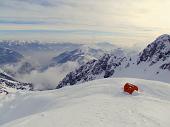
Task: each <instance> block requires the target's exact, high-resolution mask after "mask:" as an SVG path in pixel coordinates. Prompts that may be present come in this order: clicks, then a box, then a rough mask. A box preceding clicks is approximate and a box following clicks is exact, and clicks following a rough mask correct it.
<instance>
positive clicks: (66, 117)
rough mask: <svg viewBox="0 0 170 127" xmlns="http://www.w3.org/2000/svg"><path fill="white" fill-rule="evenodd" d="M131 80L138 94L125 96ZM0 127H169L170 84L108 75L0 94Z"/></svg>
mask: <svg viewBox="0 0 170 127" xmlns="http://www.w3.org/2000/svg"><path fill="white" fill-rule="evenodd" d="M126 82H131V83H134V84H136V85H138V86H139V88H140V91H141V93H135V94H134V95H128V94H126V93H123V92H122V88H121V87H122V86H123V84H124V83H126ZM0 104H1V105H0V126H1V127H47V126H48V127H54V126H56V127H113V126H116V127H169V126H170V121H169V118H170V85H169V84H166V83H162V82H156V81H149V80H140V79H129V78H113V79H112V78H108V79H101V80H95V81H91V82H88V83H84V84H81V85H78V86H76V85H75V86H72V87H64V88H62V89H59V90H53V91H44V92H28V93H16V94H9V95H8V96H1V97H0Z"/></svg>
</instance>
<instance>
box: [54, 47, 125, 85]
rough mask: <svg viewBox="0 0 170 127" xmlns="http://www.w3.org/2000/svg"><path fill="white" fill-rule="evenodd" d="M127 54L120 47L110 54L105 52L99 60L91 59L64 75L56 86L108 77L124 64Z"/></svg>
mask: <svg viewBox="0 0 170 127" xmlns="http://www.w3.org/2000/svg"><path fill="white" fill-rule="evenodd" d="M126 61H127V56H126V55H125V53H124V52H123V50H122V49H116V50H115V51H114V52H112V54H105V55H104V56H103V57H101V58H100V59H99V60H95V59H94V60H92V61H89V62H87V63H86V64H84V65H82V66H81V67H80V68H78V69H76V70H75V71H73V72H71V73H69V74H68V75H66V77H65V78H64V79H63V80H62V81H61V82H60V84H59V85H58V86H57V88H61V87H63V86H66V85H74V84H77V83H82V82H86V81H90V80H94V79H97V78H101V77H103V78H108V77H110V76H112V75H113V74H114V73H115V70H116V69H117V68H121V67H122V66H124V64H123V63H124V62H126Z"/></svg>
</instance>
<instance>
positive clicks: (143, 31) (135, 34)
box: [0, 0, 170, 46]
mask: <svg viewBox="0 0 170 127" xmlns="http://www.w3.org/2000/svg"><path fill="white" fill-rule="evenodd" d="M169 7H170V1H169V0H142V1H139V0H119V1H118V0H1V1H0V10H1V11H0V39H17V40H46V41H48V40H50V41H58V42H65V41H67V42H68V41H69V42H80V43H85V42H86V43H93V42H101V41H108V42H112V43H115V44H121V45H125V46H129V45H133V44H136V43H138V44H142V43H144V44H146V43H149V42H150V41H152V40H153V39H154V38H156V37H157V36H159V35H161V34H164V33H167V34H168V33H170V32H169V31H170V23H169V22H170V17H169V16H168V13H169V12H170V8H169Z"/></svg>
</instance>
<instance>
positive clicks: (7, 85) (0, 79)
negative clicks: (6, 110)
mask: <svg viewBox="0 0 170 127" xmlns="http://www.w3.org/2000/svg"><path fill="white" fill-rule="evenodd" d="M11 90H12V91H16V90H33V85H32V84H31V83H22V82H19V81H17V80H16V79H14V78H13V77H12V76H10V75H8V74H7V73H5V72H4V71H3V70H1V69H0V93H2V92H8V93H9V92H10V91H11Z"/></svg>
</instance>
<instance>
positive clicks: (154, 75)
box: [57, 35, 170, 88]
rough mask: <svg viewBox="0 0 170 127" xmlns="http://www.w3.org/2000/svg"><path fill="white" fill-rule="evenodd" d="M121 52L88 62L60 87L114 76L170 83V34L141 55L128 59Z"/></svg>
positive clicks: (72, 73)
mask: <svg viewBox="0 0 170 127" xmlns="http://www.w3.org/2000/svg"><path fill="white" fill-rule="evenodd" d="M120 51H121V50H120ZM120 51H117V50H115V51H114V52H113V53H111V54H106V55H105V56H103V57H101V58H100V59H99V60H92V61H90V62H87V63H86V64H85V65H82V66H81V67H80V68H78V69H76V70H75V71H73V72H71V73H69V74H67V75H66V77H65V78H64V79H63V80H62V81H61V82H60V83H59V84H58V86H57V88H61V87H63V86H67V85H74V84H79V83H82V82H86V81H90V80H94V79H98V78H108V77H111V76H112V77H133V78H144V79H152V80H160V81H164V82H170V79H169V77H168V75H170V71H169V70H170V35H162V36H160V37H158V38H157V39H156V40H155V41H154V42H152V43H151V44H149V45H148V46H147V47H146V48H145V49H144V50H143V51H142V52H140V53H139V54H138V55H133V56H127V55H125V53H122V52H123V51H121V52H120Z"/></svg>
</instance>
